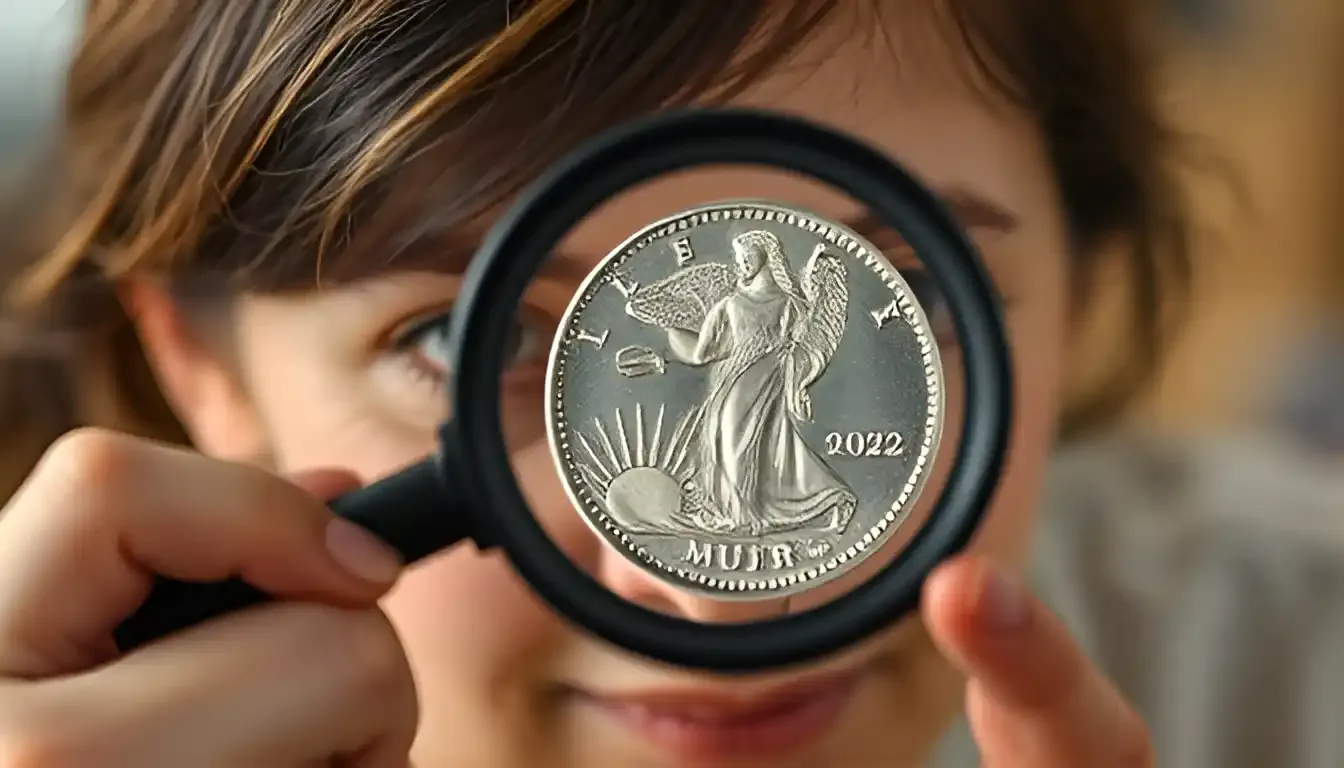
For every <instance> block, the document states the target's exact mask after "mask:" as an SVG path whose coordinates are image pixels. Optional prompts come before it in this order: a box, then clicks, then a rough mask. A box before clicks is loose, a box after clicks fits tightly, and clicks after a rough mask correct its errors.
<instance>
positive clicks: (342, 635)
mask: <svg viewBox="0 0 1344 768" xmlns="http://www.w3.org/2000/svg"><path fill="white" fill-rule="evenodd" d="M34 685H36V686H39V687H46V688H53V689H55V690H56V691H57V694H56V695H59V697H60V698H61V699H62V700H64V701H66V702H68V703H67V704H65V705H64V709H65V710H66V711H67V712H68V713H70V714H68V715H67V717H68V718H69V719H76V720H78V721H79V725H78V726H77V727H72V728H67V729H65V730H64V734H65V738H67V739H69V740H71V742H73V743H66V744H63V745H61V748H60V749H59V750H57V751H58V753H59V754H62V755H67V756H80V755H88V756H89V757H90V760H89V762H88V763H87V764H89V765H92V764H94V763H95V762H96V764H98V765H107V766H136V767H137V768H160V767H164V768H167V767H168V766H191V765H256V766H279V765H286V766H288V765H332V764H336V765H342V766H352V767H354V768H405V766H406V765H407V754H408V753H409V751H410V748H411V744H412V742H413V741H414V738H415V732H416V728H417V725H418V721H417V718H418V707H417V700H416V693H415V688H414V685H413V680H412V676H411V671H410V667H409V665H408V663H407V661H406V657H405V654H404V652H403V650H402V647H401V644H400V642H399V640H398V638H397V636H396V633H395V632H394V630H393V629H392V627H391V626H390V624H389V623H388V622H387V620H386V618H385V617H384V616H383V614H382V613H381V612H379V611H378V610H377V609H376V608H365V609H341V608H333V607H329V606H322V605H318V604H312V603H306V604H305V603H287V604H271V605H267V606H264V607H262V608H258V609H256V610H254V611H249V612H247V613H242V614H236V615H233V616H229V617H225V618H223V619H221V620H219V621H217V622H213V623H211V624H210V625H208V626H199V627H195V628H192V629H190V630H187V631H185V632H182V633H179V634H177V635H174V636H173V637H170V638H167V639H165V640H163V641H162V642H159V643H156V644H154V645H152V646H146V647H144V648H142V649H141V650H139V651H136V652H135V653H133V654H129V655H127V656H126V657H125V658H122V659H119V660H118V661H117V662H116V663H113V664H109V665H106V666H104V667H100V668H98V669H97V670H94V671H91V672H87V673H84V674H81V675H75V676H71V677H67V678H62V679H60V680H59V681H58V682H40V683H36V684H34ZM51 697H52V694H50V693H49V694H48V698H49V699H50V698H51ZM56 737H57V738H60V735H59V734H57V736H56ZM95 756H96V759H93V758H95ZM72 764H85V763H82V762H79V761H77V760H76V761H75V762H74V763H72Z"/></svg>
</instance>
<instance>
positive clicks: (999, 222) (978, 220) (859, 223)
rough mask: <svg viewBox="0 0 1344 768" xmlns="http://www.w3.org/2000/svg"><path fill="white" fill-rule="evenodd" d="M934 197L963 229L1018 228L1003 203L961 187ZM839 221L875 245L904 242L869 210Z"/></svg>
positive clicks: (899, 234)
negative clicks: (987, 198) (993, 201)
mask: <svg viewBox="0 0 1344 768" xmlns="http://www.w3.org/2000/svg"><path fill="white" fill-rule="evenodd" d="M938 198H939V199H940V200H942V202H943V204H944V205H946V206H947V208H948V209H949V210H950V211H951V213H952V217H953V218H954V219H956V220H957V222H958V223H960V224H961V226H962V227H963V228H965V229H968V230H989V231H992V232H1002V233H1006V232H1012V231H1013V230H1015V229H1017V227H1018V219H1017V217H1016V216H1014V215H1013V214H1012V213H1010V212H1009V211H1008V210H1007V209H1006V208H1004V207H1003V206H1000V205H998V204H996V203H992V202H990V201H988V200H986V199H984V198H983V197H980V196H978V195H974V194H971V193H969V192H965V191H961V190H944V191H941V192H939V193H938ZM840 223H842V224H844V225H845V226H846V227H848V228H850V229H852V230H854V232H856V233H857V234H858V235H859V236H861V237H862V238H863V239H865V240H868V241H869V242H871V243H872V244H873V245H875V246H877V247H878V248H882V247H884V246H885V247H894V246H895V245H904V244H905V238H904V237H902V236H901V233H900V232H898V231H896V230H894V229H892V228H891V227H890V226H888V225H887V224H886V222H884V221H882V219H881V218H879V217H878V216H877V215H876V214H874V213H873V212H872V211H864V212H863V213H860V214H858V215H856V216H850V217H848V218H845V219H842V220H841V222H840Z"/></svg>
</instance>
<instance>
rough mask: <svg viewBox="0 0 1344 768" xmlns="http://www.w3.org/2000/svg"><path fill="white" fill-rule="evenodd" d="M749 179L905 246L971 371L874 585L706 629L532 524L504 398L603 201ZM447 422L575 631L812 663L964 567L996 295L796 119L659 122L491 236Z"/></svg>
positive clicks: (995, 354)
mask: <svg viewBox="0 0 1344 768" xmlns="http://www.w3.org/2000/svg"><path fill="white" fill-rule="evenodd" d="M727 164H731V165H758V166H767V167H775V168H781V169H786V170H791V171H794V172H797V173H800V174H804V175H806V176H810V177H813V178H815V179H818V180H820V181H823V182H826V183H828V184H830V185H832V186H834V187H836V188H838V189H840V190H843V191H845V192H847V193H849V194H850V195H851V196H853V197H854V198H855V199H857V200H858V201H860V202H861V203H863V204H865V205H867V206H868V207H869V208H870V209H871V210H872V212H873V214H875V215H876V216H878V217H879V218H880V219H881V220H882V221H883V222H884V223H885V224H886V225H888V226H890V227H892V228H893V229H895V230H896V231H897V232H899V233H901V234H902V235H903V236H904V238H905V240H906V241H907V242H908V243H909V245H910V246H911V247H912V249H913V250H914V252H915V253H916V254H917V255H918V256H919V258H920V259H921V261H922V262H923V263H924V264H925V266H926V268H927V269H928V270H929V272H930V274H931V275H932V277H933V279H934V281H935V283H936V284H937V285H938V286H939V287H940V288H941V290H942V291H943V295H944V297H945V298H946V300H947V301H948V302H949V307H950V310H951V315H952V318H953V322H954V324H955V327H956V331H957V333H958V334H959V337H960V343H961V349H962V360H963V364H964V369H965V419H964V421H963V428H962V435H961V442H960V445H959V447H958V451H957V456H956V458H955V464H954V466H953V468H952V470H951V472H950V475H949V477H948V479H947V485H946V486H945V489H944V491H943V494H942V496H941V497H940V498H939V499H938V501H937V503H936V505H935V507H934V509H933V511H932V516H931V517H930V519H929V520H928V521H927V522H926V523H925V524H924V525H923V526H921V528H920V530H919V531H918V532H917V533H916V534H915V536H914V537H913V539H912V541H911V542H910V544H909V545H908V546H907V547H906V548H905V549H904V550H903V551H902V552H900V553H899V554H898V555H897V556H896V558H895V559H893V561H892V562H891V563H889V564H888V565H887V567H886V568H885V569H884V570H883V571H882V572H881V573H879V574H878V575H877V576H875V577H874V578H873V579H872V580H870V581H868V582H866V583H864V584H862V585H860V586H858V587H856V588H855V589H854V590H853V591H852V592H850V593H849V594H847V595H845V596H844V597H842V598H840V599H837V600H836V601H834V602H832V603H828V604H825V605H822V606H820V607H817V608H814V609H811V610H808V611H806V612H803V613H798V614H793V615H788V616H783V617H779V618H772V619H767V620H765V621H759V622H754V623H746V624H713V625H710V624H699V623H695V622H692V621H687V620H684V619H679V618H675V617H673V616H669V615H667V614H661V613H655V612H653V611H650V610H647V609H644V608H640V607H638V606H636V605H634V604H633V603H630V602H627V601H625V600H623V599H621V598H619V597H617V596H616V595H614V594H612V593H611V592H609V591H608V590H607V589H605V588H604V587H602V586H601V585H600V584H599V583H597V582H596V581H595V580H594V579H592V578H591V577H590V576H588V575H587V574H586V573H584V572H583V571H582V570H580V569H579V568H578V567H577V566H575V565H574V564H573V563H572V562H570V560H569V559H568V558H567V557H566V556H565V555H564V554H563V553H562V552H561V551H560V550H559V549H558V548H557V547H556V546H555V544H554V543H553V542H552V541H551V539H550V537H549V536H548V535H547V534H546V532H545V530H544V529H543V528H542V526H541V524H540V523H539V522H538V521H537V520H536V519H535V518H534V517H533V516H532V514H531V512H530V511H529V509H528V506H527V503H526V501H525V500H524V498H523V494H522V491H521V489H520V487H519V485H518V483H517V480H516V478H515V477H514V475H513V472H512V468H511V465H510V461H509V452H508V448H507V446H506V444H505V440H504V436H503V424H502V418H501V414H500V399H499V391H500V384H501V376H502V370H503V363H504V350H505V349H506V348H507V346H508V345H507V343H506V342H507V338H508V336H507V334H508V332H509V328H510V324H511V323H512V322H513V321H514V318H515V311H516V307H517V305H518V303H519V301H520V300H521V298H522V296H523V292H524V290H525V289H526V288H527V285H528V283H529V282H530V281H531V279H532V276H533V275H534V273H535V272H536V271H537V269H538V268H539V267H540V265H541V264H542V262H543V261H544V260H545V259H546V258H547V257H548V256H549V255H550V253H551V251H552V250H553V249H554V247H555V246H556V245H557V244H558V243H559V242H560V241H561V240H562V239H563V238H564V237H565V235H567V234H568V233H569V231H570V230H571V229H572V228H573V227H574V226H575V225H576V224H578V223H579V222H580V221H582V220H583V219H584V218H585V217H586V216H587V215H588V214H589V213H591V212H592V211H593V210H594V209H595V208H597V207H598V206H599V205H601V204H602V203H603V202H605V201H606V200H608V199H609V198H611V197H613V196H614V195H616V194H618V193H620V192H622V191H624V190H626V189H628V188H630V187H632V186H634V185H636V184H639V183H641V182H643V181H647V180H649V179H652V178H654V177H657V176H661V175H663V174H666V173H669V172H675V171H680V170H685V169H689V168H694V167H700V166H706V165H727ZM448 344H449V352H450V355H451V361H452V368H451V370H453V371H454V381H455V387H454V389H455V392H454V393H453V400H454V402H455V403H458V404H470V405H469V407H465V408H462V407H459V408H456V409H454V410H455V415H454V419H453V421H452V422H450V423H448V424H446V425H445V426H444V429H443V431H442V434H441V440H442V441H443V445H442V448H443V452H444V453H443V456H444V458H445V460H446V461H447V462H448V463H449V464H456V465H457V470H458V471H456V472H454V474H457V475H458V476H459V477H463V478H464V479H465V480H467V482H468V483H469V486H470V488H469V495H470V497H471V503H472V506H473V507H474V512H473V517H474V518H476V520H475V522H476V523H477V525H478V526H485V527H486V528H487V530H486V531H482V533H483V534H486V536H488V538H489V539H490V541H489V543H498V544H499V545H500V546H502V548H503V549H504V551H505V552H506V554H507V555H508V557H509V558H510V560H511V561H512V563H513V565H514V567H515V568H516V569H517V570H518V571H519V573H520V574H521V575H522V576H523V578H524V579H526V580H527V582H528V583H529V584H530V585H531V587H532V588H533V589H534V590H535V591H536V592H537V593H538V594H539V595H540V596H541V597H542V598H543V599H544V600H546V601H547V602H548V603H550V605H551V606H552V607H553V608H554V609H555V610H557V611H559V612H560V613H561V614H562V615H564V616H565V617H566V618H568V619H569V620H570V621H573V622H574V623H576V624H578V625H579V626H581V627H584V628H586V629H587V630H589V631H590V632H592V633H594V634H595V635H597V636H598V637H600V638H602V639H604V640H606V641H608V642H611V643H614V644H616V645H618V646H620V647H623V648H625V649H628V650H630V651H633V652H635V653H638V654H642V655H644V656H646V657H649V658H653V659H657V660H661V661H664V662H667V663H670V664H675V665H679V666H683V667H691V668H697V669H702V670H707V671H715V672H733V673H742V672H751V671H757V670H763V669H769V668H777V667H784V666H789V665H792V664H797V663H800V662H804V661H810V660H814V659H817V658H819V657H821V656H824V655H827V654H830V653H832V652H835V651H837V650H839V649H842V648H844V647H847V646H849V645H851V644H853V643H855V642H857V641H860V640H862V639H863V638H865V637H867V636H869V635H871V634H873V633H875V632H877V631H879V630H881V629H883V628H884V627H886V626H888V625H890V624H891V623H893V622H895V621H896V620H897V619H899V618H901V617H902V616H904V615H905V614H906V613H908V612H909V611H911V610H913V609H914V608H915V607H916V606H917V605H918V603H919V596H920V590H921V587H922V585H923V582H924V580H925V578H926V577H927V576H928V574H929V572H930V571H931V570H932V569H933V568H934V567H935V566H937V565H938V563H939V562H941V561H943V560H944V559H945V558H947V557H948V556H950V555H953V554H956V553H957V552H959V551H961V550H962V549H963V548H964V547H965V546H966V544H967V543H968V542H969V540H970V538H971V536H972V534H973V533H974V532H975V530H976V528H977V527H978V525H979V522H980V518H981V516H982V514H983V512H984V510H985V508H986V507H987V506H988V504H989V502H990V500H991V498H992V496H993V494H994V490H995V487H996V485H997V482H998V477H999V473H1000V470H1001V467H1002V465H1003V462H1004V455H1005V451H1006V446H1007V441H1008V434H1009V428H1010V420H1011V411H1012V408H1011V403H1012V390H1011V384H1012V377H1011V368H1010V360H1009V351H1008V343H1007V339H1006V336H1005V332H1004V327H1003V320H1002V314H1001V310H1000V308H999V300H998V296H997V293H996V291H995V290H994V287H993V285H992V283H991V282H990V279H989V277H988V275H987V274H986V272H985V271H984V268H983V266H982V265H981V264H980V261H979V259H978V258H977V257H976V252H975V250H974V248H973V247H972V245H971V244H970V242H969V240H968V238H967V237H966V236H965V234H964V233H963V231H962V229H961V228H960V226H959V225H958V224H957V223H956V222H955V220H954V219H953V218H952V216H951V215H950V213H948V211H947V210H946V209H945V207H944V206H943V204H942V203H941V202H940V201H939V200H938V199H937V198H936V197H934V195H933V194H932V193H931V192H929V191H928V190H927V189H926V188H925V187H924V186H922V185H921V184H920V183H919V182H917V181H916V180H915V179H914V178H913V177H912V176H911V175H909V174H908V173H907V172H905V171H904V170H902V169H901V168H900V167H898V166H897V165H896V164H895V163H893V162H892V161H891V160H889V159H888V158H887V157H885V156H884V155H883V154H881V153H880V152H878V151H876V150H874V149H872V148H869V147H868V146H866V145H864V144H862V143H860V142H858V141H856V140H854V139H852V138H848V137H846V136H843V135H840V134H837V133H835V132H833V131H831V130H829V129H826V128H822V127H820V126H818V125H814V124H811V123H808V122H805V121H801V120H798V119H794V118H786V117H781V116H777V115H772V114H766V113H760V112H749V111H737V110H692V111H685V112H676V113H667V114H663V115H661V116H659V117H656V118H653V119H648V120H644V121H641V122H638V123H634V124H631V125H629V126H626V127H624V128H621V129H618V130H616V131H613V132H611V133H609V134H606V135H604V136H602V137H600V138H598V139H597V140H595V141H594V142H592V143H590V144H588V145H587V146H584V147H581V148H580V149H579V150H578V151H576V152H574V153H573V154H571V155H569V156H568V157H567V158H565V159H564V160H563V161H562V162H561V163H560V164H559V165H557V166H555V167H553V168H552V169H551V170H550V171H549V172H548V173H546V174H545V175H543V176H542V177H541V178H540V179H538V180H537V182H536V183H534V184H533V185H532V186H531V187H530V188H529V189H528V190H527V191H526V192H525V193H524V194H523V195H522V197H521V198H520V200H519V201H518V203H517V204H516V205H515V206H514V207H513V208H512V209H511V210H510V211H509V212H508V213H507V214H506V215H505V217H504V218H503V219H502V220H501V221H500V222H499V223H498V224H497V225H496V226H495V227H494V229H493V230H492V231H491V233H490V235H489V236H488V237H487V239H486V241H485V243H484V245H483V246H482V248H481V250H480V251H479V252H478V254H477V256H476V258H475V259H474V260H473V262H472V264H471V267H470V268H469V269H468V271H467V273H466V275H465V277H464V284H463V286H462V293H461V297H460V299H459V302H458V304H457V307H456V308H455V311H454V317H453V318H452V323H451V331H450V339H449V342H448Z"/></svg>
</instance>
